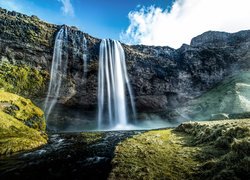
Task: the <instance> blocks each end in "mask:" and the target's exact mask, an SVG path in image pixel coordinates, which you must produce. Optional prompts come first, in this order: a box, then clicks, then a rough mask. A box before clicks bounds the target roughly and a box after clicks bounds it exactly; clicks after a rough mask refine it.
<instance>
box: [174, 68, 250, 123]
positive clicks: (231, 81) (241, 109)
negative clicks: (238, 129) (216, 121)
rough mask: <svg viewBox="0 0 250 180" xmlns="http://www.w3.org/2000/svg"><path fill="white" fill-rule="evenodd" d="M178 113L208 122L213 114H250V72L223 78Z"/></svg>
mask: <svg viewBox="0 0 250 180" xmlns="http://www.w3.org/2000/svg"><path fill="white" fill-rule="evenodd" d="M179 112H181V113H182V114H185V115H187V116H189V117H190V119H192V120H208V119H210V118H212V116H213V114H220V113H225V114H241V113H246V112H250V71H242V72H238V73H236V74H234V75H232V76H229V77H227V78H225V79H224V80H223V81H222V82H220V83H219V84H218V85H217V86H216V87H214V88H213V89H211V90H209V91H208V92H206V93H204V94H203V95H201V96H200V97H198V98H196V99H194V100H192V101H190V102H189V103H188V104H187V105H185V107H184V108H181V109H179ZM248 116H249V115H248ZM248 116H247V117H248Z"/></svg>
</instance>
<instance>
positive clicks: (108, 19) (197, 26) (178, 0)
mask: <svg viewBox="0 0 250 180" xmlns="http://www.w3.org/2000/svg"><path fill="white" fill-rule="evenodd" d="M0 7H3V8H6V9H8V10H15V11H19V12H22V13H25V14H28V15H32V14H34V15H37V16H38V17H39V18H40V19H42V20H45V21H47V22H50V23H54V24H67V25H72V26H77V27H78V28H79V29H81V30H82V31H84V32H86V33H89V34H90V35H92V36H94V37H98V38H112V39H116V40H120V41H122V42H124V43H127V44H145V45H160V46H170V47H173V48H179V47H180V46H181V45H182V44H183V43H186V44H189V43H190V41H191V39H192V38H193V37H195V36H197V35H199V34H201V33H203V32H205V31H209V30H214V31H226V32H237V31H240V30H248V29H250V23H249V19H250V13H249V7H250V0H237V1H235V0H0Z"/></svg>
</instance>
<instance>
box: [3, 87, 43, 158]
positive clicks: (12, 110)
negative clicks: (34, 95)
mask: <svg viewBox="0 0 250 180" xmlns="http://www.w3.org/2000/svg"><path fill="white" fill-rule="evenodd" d="M45 128H46V125H45V119H44V115H43V111H42V110H41V109H39V108H38V107H36V106H35V105H34V104H33V103H32V102H31V101H30V100H28V99H25V98H22V97H20V96H18V95H15V94H12V93H8V92H4V91H2V90H1V91H0V155H2V154H10V153H14V152H18V151H23V150H31V149H33V148H36V147H39V146H41V145H44V144H46V143H47V135H46V134H45Z"/></svg>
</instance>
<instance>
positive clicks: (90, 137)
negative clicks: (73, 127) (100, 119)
mask: <svg viewBox="0 0 250 180" xmlns="http://www.w3.org/2000/svg"><path fill="white" fill-rule="evenodd" d="M102 137H103V133H101V132H82V133H81V138H82V139H81V140H82V141H84V142H85V143H86V144H94V143H96V142H97V141H99V140H100V139H101V138H102Z"/></svg>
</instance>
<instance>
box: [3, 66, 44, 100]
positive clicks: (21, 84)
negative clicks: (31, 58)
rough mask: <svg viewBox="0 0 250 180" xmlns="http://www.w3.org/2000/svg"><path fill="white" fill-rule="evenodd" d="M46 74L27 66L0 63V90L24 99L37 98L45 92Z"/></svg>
mask: <svg viewBox="0 0 250 180" xmlns="http://www.w3.org/2000/svg"><path fill="white" fill-rule="evenodd" d="M47 79H48V74H47V73H46V72H45V71H41V70H37V69H34V68H31V67H29V66H27V65H13V64H10V63H8V62H2V63H0V89H3V90H5V91H8V92H12V93H15V94H19V95H22V96H25V97H34V96H38V95H39V94H40V93H41V92H43V91H44V90H45V87H46V82H47Z"/></svg>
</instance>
